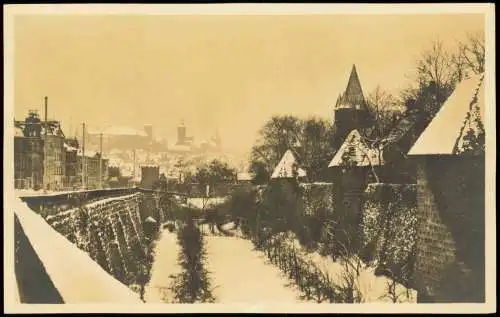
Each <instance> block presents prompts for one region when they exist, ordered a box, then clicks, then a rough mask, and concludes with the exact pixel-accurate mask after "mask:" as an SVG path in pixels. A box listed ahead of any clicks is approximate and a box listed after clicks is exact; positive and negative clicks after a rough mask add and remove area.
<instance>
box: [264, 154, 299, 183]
mask: <svg viewBox="0 0 500 317" xmlns="http://www.w3.org/2000/svg"><path fill="white" fill-rule="evenodd" d="M295 172H296V173H297V174H296V175H297V176H299V177H304V176H306V172H305V171H304V170H303V169H302V168H300V167H299V166H298V164H297V160H296V158H295V155H293V152H292V151H291V150H288V151H286V153H285V154H284V155H283V157H282V158H281V160H280V162H279V163H278V165H276V168H275V169H274V171H273V173H272V175H271V178H295V176H296V175H295Z"/></svg>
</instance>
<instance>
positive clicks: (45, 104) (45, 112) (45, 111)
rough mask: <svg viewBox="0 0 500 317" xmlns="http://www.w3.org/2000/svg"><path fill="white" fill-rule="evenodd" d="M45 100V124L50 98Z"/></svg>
mask: <svg viewBox="0 0 500 317" xmlns="http://www.w3.org/2000/svg"><path fill="white" fill-rule="evenodd" d="M44 99H45V122H47V107H48V105H47V100H48V99H49V98H48V97H47V96H45V98H44Z"/></svg>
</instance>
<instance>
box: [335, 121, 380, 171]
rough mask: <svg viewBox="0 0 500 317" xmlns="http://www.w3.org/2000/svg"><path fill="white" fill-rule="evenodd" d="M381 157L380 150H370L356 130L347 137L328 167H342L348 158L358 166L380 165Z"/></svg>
mask: <svg viewBox="0 0 500 317" xmlns="http://www.w3.org/2000/svg"><path fill="white" fill-rule="evenodd" d="M379 156H380V157H381V155H378V150H377V149H372V148H370V147H369V146H368V145H367V144H366V143H365V142H364V141H363V139H362V137H361V134H360V133H359V131H358V130H356V129H355V130H352V131H351V132H350V133H349V135H347V137H346V139H345V141H344V143H343V144H342V146H341V147H340V149H339V150H338V151H337V153H335V155H334V157H333V159H332V161H331V162H330V164H329V165H328V167H337V166H342V165H344V164H345V163H346V161H345V160H346V159H347V158H348V159H349V160H350V161H351V162H355V163H356V166H370V164H371V165H380V161H379ZM382 164H383V162H382Z"/></svg>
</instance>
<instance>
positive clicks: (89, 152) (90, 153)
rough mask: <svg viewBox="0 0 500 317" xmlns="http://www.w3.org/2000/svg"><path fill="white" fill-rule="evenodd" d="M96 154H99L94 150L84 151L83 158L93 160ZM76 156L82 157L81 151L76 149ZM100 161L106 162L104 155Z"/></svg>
mask: <svg viewBox="0 0 500 317" xmlns="http://www.w3.org/2000/svg"><path fill="white" fill-rule="evenodd" d="M97 153H99V152H97V151H94V150H85V157H90V158H93V157H95V156H96V155H97ZM76 155H78V156H82V155H83V152H82V149H78V150H77V154H76ZM102 159H103V160H107V158H106V155H103V156H102Z"/></svg>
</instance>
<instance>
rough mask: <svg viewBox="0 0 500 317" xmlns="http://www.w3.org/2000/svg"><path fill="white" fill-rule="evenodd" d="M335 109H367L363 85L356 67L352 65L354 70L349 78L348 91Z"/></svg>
mask: <svg viewBox="0 0 500 317" xmlns="http://www.w3.org/2000/svg"><path fill="white" fill-rule="evenodd" d="M335 108H336V109H340V108H343V109H345V108H350V109H359V110H361V109H362V110H365V109H366V104H365V97H364V95H363V89H362V88H361V83H360V81H359V77H358V72H357V71H356V65H352V70H351V74H350V76H349V81H348V83H347V87H346V90H345V92H344V93H343V94H342V95H340V96H339V98H338V99H337V103H336V105H335Z"/></svg>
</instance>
